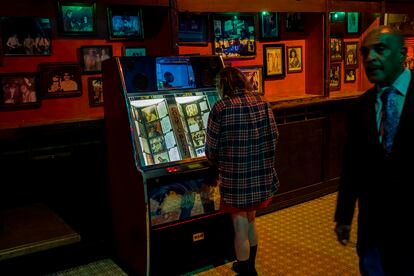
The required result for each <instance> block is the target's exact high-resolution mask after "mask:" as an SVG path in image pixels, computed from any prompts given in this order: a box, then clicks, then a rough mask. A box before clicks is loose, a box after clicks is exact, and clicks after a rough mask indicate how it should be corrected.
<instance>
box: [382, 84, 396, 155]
mask: <svg viewBox="0 0 414 276" xmlns="http://www.w3.org/2000/svg"><path fill="white" fill-rule="evenodd" d="M396 97H397V89H395V88H394V87H389V88H387V89H385V91H384V92H383V93H382V96H381V101H382V108H381V124H380V134H381V137H382V146H383V148H384V151H385V153H386V154H389V153H390V152H391V151H392V144H393V142H394V137H395V133H396V132H397V127H398V122H399V120H400V113H399V112H398V109H397V100H396Z"/></svg>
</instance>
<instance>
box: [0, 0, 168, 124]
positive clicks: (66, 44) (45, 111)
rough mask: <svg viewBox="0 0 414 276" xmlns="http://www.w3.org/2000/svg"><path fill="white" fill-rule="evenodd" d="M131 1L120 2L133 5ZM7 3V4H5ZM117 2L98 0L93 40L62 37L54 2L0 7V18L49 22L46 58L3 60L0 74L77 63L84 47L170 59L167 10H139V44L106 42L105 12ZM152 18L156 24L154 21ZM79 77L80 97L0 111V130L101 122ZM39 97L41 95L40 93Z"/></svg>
mask: <svg viewBox="0 0 414 276" xmlns="http://www.w3.org/2000/svg"><path fill="white" fill-rule="evenodd" d="M132 2H133V1H129V2H128V1H125V0H124V1H122V3H124V4H133V3H132ZM6 3H7V4H6ZM111 4H119V3H118V1H108V0H102V1H99V0H98V1H97V3H96V16H97V34H96V35H94V36H87V37H85V36H70V37H68V36H63V35H60V34H59V33H58V31H57V20H56V15H57V2H56V1H54V0H42V1H35V0H20V1H14V2H13V1H8V2H2V3H1V4H0V10H1V15H4V16H35V17H48V18H50V19H51V21H52V54H51V55H50V56H27V57H26V56H16V57H10V56H4V57H3V58H2V59H3V60H2V65H1V66H0V73H15V72H38V64H39V63H43V62H80V47H81V46H85V45H112V48H113V55H114V56H120V55H121V54H122V48H123V46H139V47H146V49H147V54H148V55H154V56H156V55H172V44H171V41H172V40H171V37H172V32H171V26H170V24H169V19H168V16H169V12H168V8H167V7H151V6H143V7H142V8H143V24H144V37H145V38H144V40H143V41H124V42H122V41H121V42H120V41H116V42H114V41H109V40H108V36H107V18H106V9H107V7H109V6H110V5H111ZM154 18H156V19H157V20H154ZM96 76H100V75H99V74H98V75H82V95H81V96H80V97H72V98H49V99H43V100H41V106H40V107H39V108H35V109H24V110H13V111H11V110H7V111H0V129H2V128H16V127H24V126H31V125H43V124H51V123H58V122H68V121H81V120H93V119H100V118H103V107H90V106H89V96H88V83H87V81H88V78H89V77H96ZM40 94H41V93H40Z"/></svg>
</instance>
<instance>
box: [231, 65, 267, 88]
mask: <svg viewBox="0 0 414 276" xmlns="http://www.w3.org/2000/svg"><path fill="white" fill-rule="evenodd" d="M237 68H238V69H240V71H241V72H242V73H243V74H244V75H245V76H246V78H247V80H248V81H249V83H250V85H251V86H252V88H253V93H255V94H259V95H264V82H263V67H262V66H242V67H237Z"/></svg>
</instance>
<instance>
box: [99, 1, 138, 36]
mask: <svg viewBox="0 0 414 276" xmlns="http://www.w3.org/2000/svg"><path fill="white" fill-rule="evenodd" d="M107 19H108V35H109V40H143V39H144V24H143V20H142V9H141V8H139V7H136V6H111V7H108V8H107Z"/></svg>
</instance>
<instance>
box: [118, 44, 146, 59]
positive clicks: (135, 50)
mask: <svg viewBox="0 0 414 276" xmlns="http://www.w3.org/2000/svg"><path fill="white" fill-rule="evenodd" d="M122 55H123V56H125V57H142V56H146V55H147V48H145V47H135V46H124V47H123V48H122Z"/></svg>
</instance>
